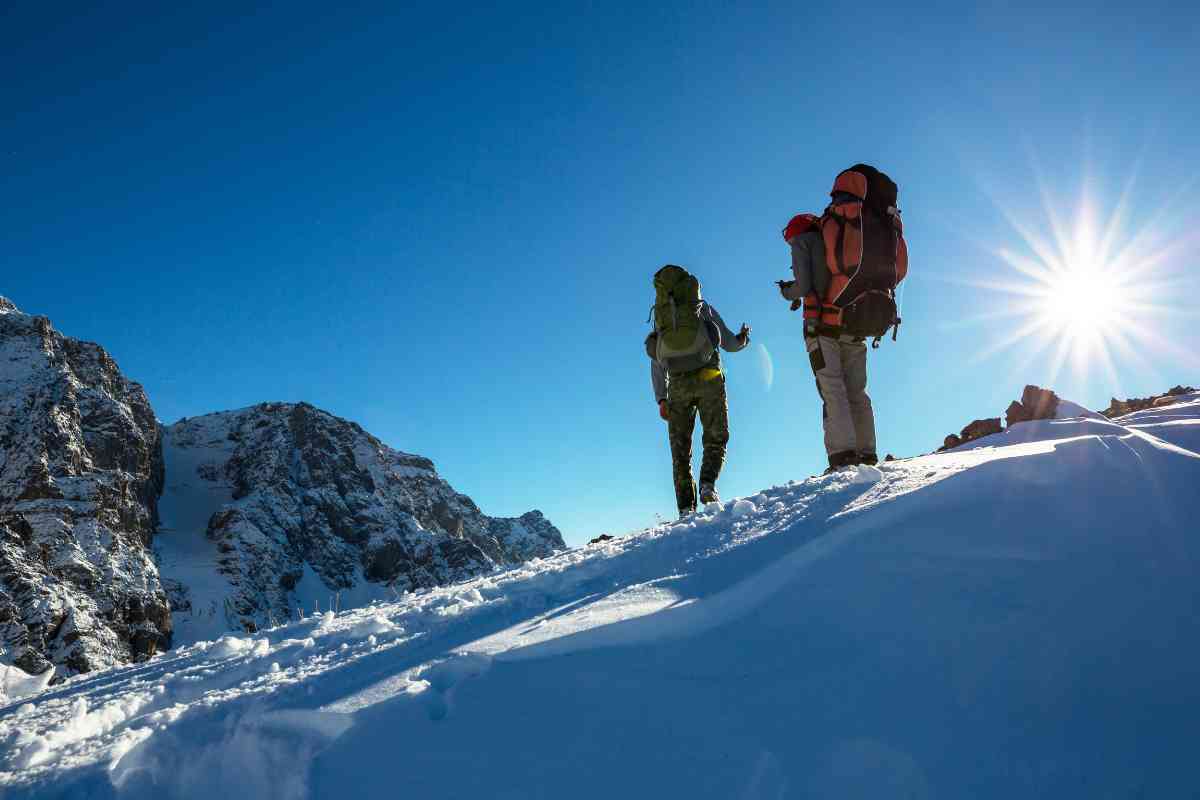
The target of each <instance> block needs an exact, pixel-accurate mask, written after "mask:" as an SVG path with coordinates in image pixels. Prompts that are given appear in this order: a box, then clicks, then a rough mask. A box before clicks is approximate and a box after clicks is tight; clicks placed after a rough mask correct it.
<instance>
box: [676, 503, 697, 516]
mask: <svg viewBox="0 0 1200 800" xmlns="http://www.w3.org/2000/svg"><path fill="white" fill-rule="evenodd" d="M695 513H696V507H695V506H692V507H691V508H681V509H679V518H680V519H683V518H684V517H686V516H688V515H689V514H695Z"/></svg>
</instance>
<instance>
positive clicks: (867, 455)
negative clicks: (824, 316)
mask: <svg viewBox="0 0 1200 800" xmlns="http://www.w3.org/2000/svg"><path fill="white" fill-rule="evenodd" d="M841 351H842V373H843V375H844V376H845V384H846V399H847V401H848V402H849V403H850V415H851V417H852V418H853V420H854V439H855V443H856V445H857V447H858V454H859V457H860V458H861V459H862V460H863V461H867V462H871V463H874V462H875V461H877V460H878V455H877V451H876V449H875V412H874V410H873V409H872V408H871V398H870V397H868V396H867V345H866V343H865V342H864V343H862V344H851V343H846V342H843V343H842V344H841Z"/></svg>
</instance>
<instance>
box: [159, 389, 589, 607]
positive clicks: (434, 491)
mask: <svg viewBox="0 0 1200 800" xmlns="http://www.w3.org/2000/svg"><path fill="white" fill-rule="evenodd" d="M164 434H165V435H164V439H165V441H166V443H167V452H168V465H169V466H170V465H172V464H173V463H177V464H178V465H179V466H177V467H176V468H175V469H174V470H173V477H172V478H171V480H169V481H168V487H167V494H166V499H168V500H173V498H172V492H173V489H172V483H173V482H174V481H175V480H185V479H187V478H188V477H191V478H192V479H193V480H195V481H200V482H204V483H207V484H208V485H209V486H210V487H211V489H212V490H216V491H215V493H214V492H213V491H209V492H207V493H205V492H200V493H199V497H201V498H203V497H204V496H205V495H206V494H207V495H209V496H212V495H214V494H215V495H216V496H217V497H218V500H217V501H214V502H210V507H209V508H208V509H205V510H204V512H203V513H201V514H199V515H196V514H193V515H192V516H193V518H194V519H200V518H206V519H207V520H208V522H207V536H208V538H209V539H211V540H212V541H213V542H214V543H215V545H216V549H217V555H216V561H217V568H218V571H219V572H220V573H221V574H222V575H223V576H224V577H225V578H226V579H227V580H228V581H229V584H230V586H231V587H232V593H231V594H230V600H231V603H232V606H231V608H229V609H228V610H227V615H228V616H230V617H236V618H237V623H238V624H239V625H241V626H242V627H246V628H257V627H261V626H263V625H265V624H269V623H270V622H271V621H279V620H282V619H287V618H289V617H291V616H292V615H293V610H294V609H295V604H294V602H293V601H294V599H295V597H294V590H295V589H296V587H297V586H298V585H299V584H300V583H301V581H302V580H303V579H304V578H305V574H306V570H307V569H311V571H312V572H313V573H315V574H316V576H317V577H319V579H320V583H321V585H322V586H323V587H325V589H328V590H329V591H332V592H338V591H343V590H353V589H355V588H356V587H358V586H359V585H360V584H361V583H363V582H364V581H365V582H370V583H375V584H381V585H386V586H388V587H392V588H393V589H394V590H395V591H404V590H411V589H417V588H428V587H432V586H438V585H444V584H447V583H452V582H456V581H459V580H465V579H467V578H470V577H473V576H475V575H479V574H481V573H484V572H487V571H490V570H492V569H494V568H495V567H497V566H506V565H512V564H518V563H521V562H523V561H527V560H529V559H531V558H535V557H543V556H547V555H550V554H551V553H553V552H555V551H556V550H561V549H563V548H564V547H565V544H564V543H563V539H562V534H561V533H560V532H559V531H558V529H557V528H555V527H554V526H553V525H551V524H550V522H549V521H548V520H547V519H546V518H545V517H544V516H542V514H541V512H539V511H531V512H529V513H527V514H525V515H524V516H522V517H519V518H511V519H510V518H494V517H488V516H486V515H484V514H483V513H482V512H481V511H480V510H479V507H478V506H476V505H475V503H474V502H473V501H472V500H471V498H469V497H467V496H466V495H463V494H460V493H459V492H457V491H455V490H454V489H453V488H452V487H451V486H450V484H448V483H447V482H446V481H445V480H444V479H443V478H442V477H441V476H439V475H438V474H437V471H436V470H435V468H434V465H433V462H432V461H430V460H429V459H427V458H424V457H422V456H418V455H412V454H410V453H402V452H400V451H397V450H393V449H392V448H390V447H388V446H387V445H385V444H383V443H382V442H381V441H379V439H377V438H376V437H374V436H372V435H371V434H370V433H367V432H366V431H365V430H363V429H362V427H361V426H359V425H357V424H356V423H353V422H348V421H346V420H344V419H340V418H338V417H336V416H334V415H332V414H329V413H327V412H325V411H322V410H320V409H318V408H315V407H313V406H311V405H309V404H307V403H295V404H292V403H263V404H260V405H257V406H252V407H250V408H245V409H241V410H239V411H230V412H222V413H217V414H209V415H205V416H202V417H193V418H191V419H185V420H181V421H179V422H177V423H175V424H174V425H171V426H169V427H167V428H166V429H165V431H164ZM189 468H191V469H192V471H193V472H194V475H192V476H187V475H185V474H179V473H182V472H184V471H185V470H187V469H189ZM221 489H224V490H226V491H227V492H228V494H227V496H226V495H222V492H221V491H220V490H221ZM192 494H193V495H194V496H195V495H196V493H194V492H193V493H192ZM172 535H175V534H168V535H167V537H165V538H168V539H169V538H170V536H172ZM223 611H225V610H224V609H223Z"/></svg>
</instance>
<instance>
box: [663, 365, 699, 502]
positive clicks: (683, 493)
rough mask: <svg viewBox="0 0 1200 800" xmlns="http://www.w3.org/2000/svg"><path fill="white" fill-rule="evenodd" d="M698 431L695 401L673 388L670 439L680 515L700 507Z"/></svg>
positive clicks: (669, 419) (690, 396)
mask: <svg viewBox="0 0 1200 800" xmlns="http://www.w3.org/2000/svg"><path fill="white" fill-rule="evenodd" d="M695 429H696V403H695V398H693V397H692V395H691V393H690V392H687V391H685V390H684V389H683V387H682V386H680V387H679V388H676V387H675V386H672V387H671V398H670V399H669V400H668V401H667V437H668V439H669V440H670V442H671V469H672V472H673V474H674V479H675V504H676V507H677V508H678V509H679V513H680V514H686V513H688V512H690V511H694V510H695V508H696V484H695V482H694V481H693V480H692V432H693V431H694V430H695Z"/></svg>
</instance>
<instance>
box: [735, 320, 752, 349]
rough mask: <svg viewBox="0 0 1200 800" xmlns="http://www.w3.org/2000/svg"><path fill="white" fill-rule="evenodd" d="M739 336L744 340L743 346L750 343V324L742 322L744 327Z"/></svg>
mask: <svg viewBox="0 0 1200 800" xmlns="http://www.w3.org/2000/svg"><path fill="white" fill-rule="evenodd" d="M738 338H739V339H741V340H742V346H743V347H744V346H746V345H748V344H750V326H749V325H747V324H746V323H744V322H743V323H742V329H741V330H740V331H738Z"/></svg>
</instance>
